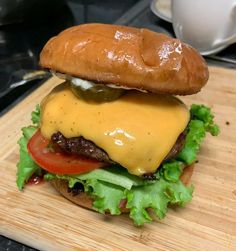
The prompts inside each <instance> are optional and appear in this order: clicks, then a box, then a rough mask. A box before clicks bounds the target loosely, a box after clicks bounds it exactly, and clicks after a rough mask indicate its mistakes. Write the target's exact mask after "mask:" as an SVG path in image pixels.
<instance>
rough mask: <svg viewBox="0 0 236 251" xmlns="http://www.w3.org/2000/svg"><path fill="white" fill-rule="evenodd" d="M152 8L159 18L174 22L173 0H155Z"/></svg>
mask: <svg viewBox="0 0 236 251" xmlns="http://www.w3.org/2000/svg"><path fill="white" fill-rule="evenodd" d="M150 8H151V11H152V12H153V13H154V14H155V15H157V16H158V17H159V18H161V19H163V20H165V21H167V22H169V23H172V14H171V0H153V1H152V2H151V5H150Z"/></svg>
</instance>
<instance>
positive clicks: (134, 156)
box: [41, 86, 190, 175]
mask: <svg viewBox="0 0 236 251" xmlns="http://www.w3.org/2000/svg"><path fill="white" fill-rule="evenodd" d="M41 106H42V115H41V132H42V134H43V136H44V137H46V138H48V139H50V138H51V136H52V134H53V133H55V132H58V131H59V132H61V133H62V134H63V135H64V136H65V137H67V138H70V137H78V136H83V137H84V138H85V139H87V140H91V141H92V142H94V143H95V144H96V145H97V146H99V147H100V148H102V149H103V150H104V151H106V152H107V153H108V155H109V157H110V158H111V159H112V160H113V161H115V162H117V163H119V164H120V165H122V166H123V167H125V168H127V169H128V171H129V172H130V173H132V174H135V175H142V174H143V173H149V172H155V171H156V169H157V168H158V167H159V165H160V164H161V162H162V161H163V159H164V158H165V156H166V155H167V154H168V152H169V151H170V149H171V148H172V147H173V145H174V144H175V142H176V140H177V138H178V136H179V135H180V133H181V132H183V130H184V129H185V128H186V126H187V124H188V121H189V116H190V115H189V111H188V109H187V108H186V106H185V105H184V104H183V103H181V102H180V101H179V100H178V99H177V98H175V97H172V96H164V95H157V94H150V93H141V92H138V91H128V92H127V93H126V94H125V95H123V96H122V97H120V98H119V99H118V100H115V101H113V102H107V103H99V104H97V103H88V102H86V101H84V100H81V99H78V98H77V97H75V96H74V94H73V93H72V92H71V90H70V88H68V87H66V86H65V87H64V88H63V87H59V88H58V89H57V90H56V91H55V90H54V91H53V92H51V93H50V94H49V95H48V96H47V97H46V98H45V99H44V101H43V102H42V104H41Z"/></svg>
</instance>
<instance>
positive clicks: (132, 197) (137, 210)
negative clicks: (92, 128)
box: [44, 167, 193, 226]
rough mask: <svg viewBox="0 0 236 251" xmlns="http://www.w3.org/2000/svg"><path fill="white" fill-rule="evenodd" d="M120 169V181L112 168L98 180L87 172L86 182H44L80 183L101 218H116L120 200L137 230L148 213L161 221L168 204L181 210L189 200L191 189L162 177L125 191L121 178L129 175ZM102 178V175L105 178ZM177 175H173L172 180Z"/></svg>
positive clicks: (68, 177) (148, 218)
mask: <svg viewBox="0 0 236 251" xmlns="http://www.w3.org/2000/svg"><path fill="white" fill-rule="evenodd" d="M120 168H121V170H123V172H122V173H123V178H122V177H120V174H116V173H114V172H113V169H114V168H107V169H106V172H101V173H100V174H99V177H98V176H96V173H97V172H96V171H97V170H94V171H92V172H90V176H87V177H89V179H85V177H86V174H85V175H57V174H46V175H45V176H44V178H45V179H46V180H50V179H54V178H57V179H63V180H67V181H68V185H69V187H71V188H72V187H73V186H74V185H75V183H76V182H79V183H82V184H83V185H84V189H85V191H86V192H87V193H88V194H89V195H90V196H91V197H92V198H93V199H94V203H93V208H94V209H95V210H96V211H98V212H100V213H103V214H104V213H105V212H107V211H109V212H110V213H111V214H112V215H119V214H120V213H121V211H120V203H121V201H122V200H126V201H127V204H126V208H128V209H130V218H131V219H133V221H134V223H135V225H137V226H141V225H143V224H144V223H146V222H151V221H152V217H151V216H150V214H149V212H148V211H147V210H150V209H152V210H153V211H154V213H155V214H156V216H157V217H158V218H160V219H162V218H164V216H165V215H166V212H167V206H168V204H169V203H171V204H178V205H180V206H183V205H185V204H186V203H187V202H189V201H190V200H191V198H192V191H193V188H192V187H190V188H186V187H185V186H184V185H183V184H182V182H181V181H180V180H178V181H177V182H171V181H167V180H166V179H165V178H164V176H163V175H162V174H161V175H160V177H159V179H158V180H156V181H149V182H148V181H145V180H142V179H140V181H139V182H138V183H133V185H132V187H131V188H130V189H127V188H126V187H124V186H122V184H123V181H122V180H125V178H124V177H128V176H129V175H130V174H129V173H128V172H127V171H126V170H124V169H122V167H120ZM169 168H170V167H169ZM166 170H167V171H168V167H166ZM176 171H177V169H176ZM178 172H179V171H177V173H178ZM172 173H174V170H172ZM88 174H89V173H88ZM102 174H104V178H103V177H102ZM177 175H178V174H174V175H173V176H174V177H175V176H177ZM114 176H117V177H116V178H115V177H114ZM109 177H111V179H110V181H111V180H117V181H119V180H120V184H121V185H117V184H114V183H111V182H110V181H109ZM104 180H107V181H104Z"/></svg>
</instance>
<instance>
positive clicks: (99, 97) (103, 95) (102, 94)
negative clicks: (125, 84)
mask: <svg viewBox="0 0 236 251" xmlns="http://www.w3.org/2000/svg"><path fill="white" fill-rule="evenodd" d="M82 81H83V82H82V84H81V82H80V83H79V84H78V82H77V83H76V82H75V81H71V82H70V86H71V90H72V91H73V93H74V94H75V96H77V97H79V98H82V99H84V100H86V101H94V102H110V101H113V100H116V99H118V98H119V97H120V96H121V95H123V94H124V92H125V90H124V89H119V88H111V87H108V86H106V85H103V84H95V83H93V82H90V81H86V80H82Z"/></svg>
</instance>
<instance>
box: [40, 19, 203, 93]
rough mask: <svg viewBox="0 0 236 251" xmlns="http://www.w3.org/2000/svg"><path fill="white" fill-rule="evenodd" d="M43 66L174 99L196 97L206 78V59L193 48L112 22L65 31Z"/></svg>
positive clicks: (49, 45) (45, 56) (48, 49)
mask: <svg viewBox="0 0 236 251" xmlns="http://www.w3.org/2000/svg"><path fill="white" fill-rule="evenodd" d="M40 65H41V66H42V67H43V68H47V69H51V70H53V71H56V72H60V73H64V74H68V75H71V76H74V77H79V78H82V79H87V80H92V81H97V82H102V83H103V84H114V85H118V86H123V87H128V88H137V89H141V90H146V91H150V92H154V93H163V94H174V95H187V94H193V93H197V92H198V91H200V89H201V88H202V87H203V86H204V85H205V84H206V82H207V80H208V69H207V66H206V64H205V61H204V59H203V58H202V57H201V55H200V54H199V53H198V52H197V51H196V50H195V49H193V48H192V47H190V46H189V45H186V44H184V43H182V42H180V40H178V39H173V38H170V37H168V36H166V35H164V34H160V33H155V32H153V31H150V30H148V29H137V28H131V27H125V26H117V25H109V24H84V25H79V26H75V27H71V28H69V29H67V30H65V31H63V32H61V33H60V34H59V35H58V36H56V37H53V38H51V39H50V40H49V41H48V42H47V44H46V45H45V47H44V48H43V50H42V52H41V54H40Z"/></svg>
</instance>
